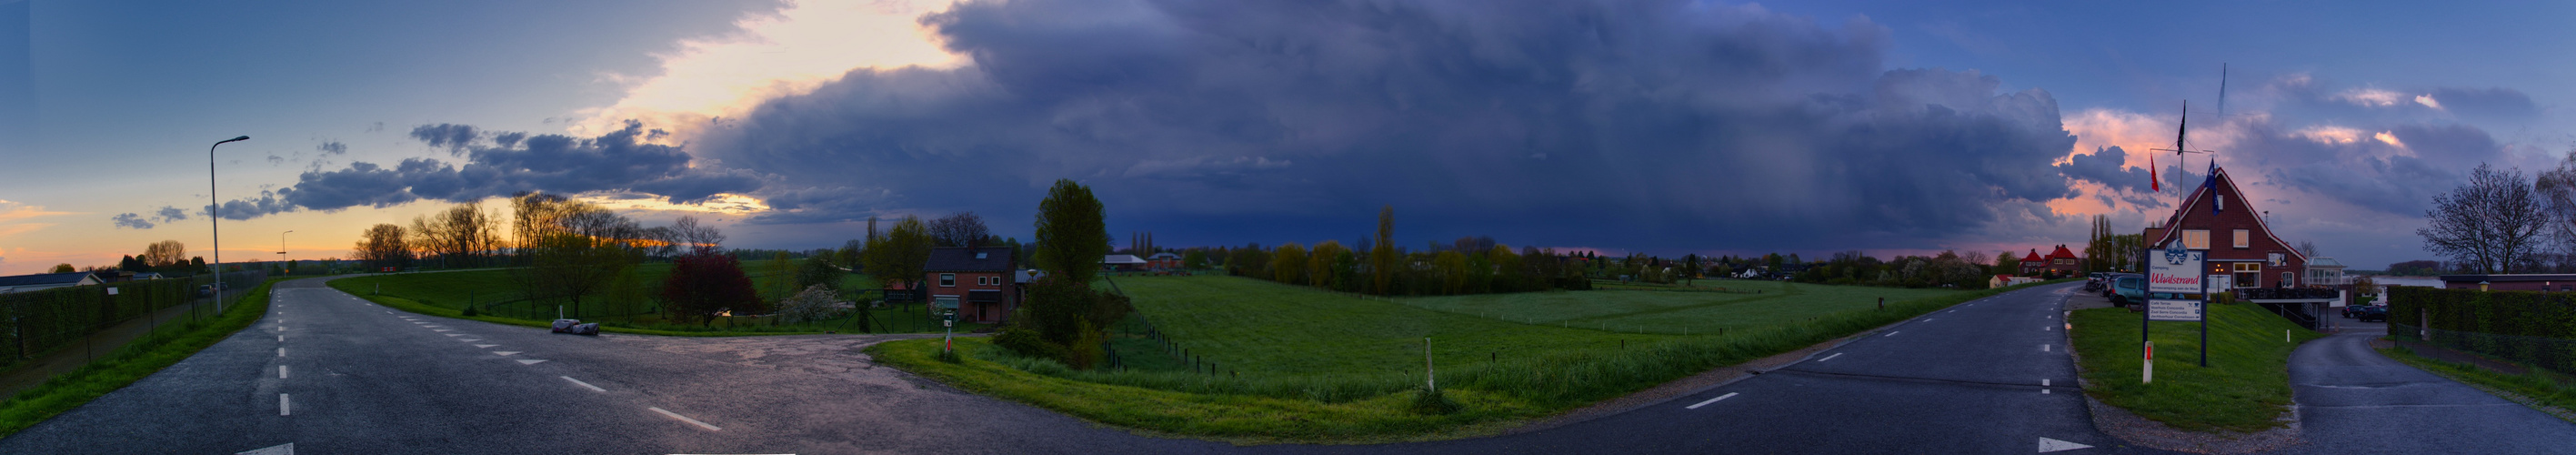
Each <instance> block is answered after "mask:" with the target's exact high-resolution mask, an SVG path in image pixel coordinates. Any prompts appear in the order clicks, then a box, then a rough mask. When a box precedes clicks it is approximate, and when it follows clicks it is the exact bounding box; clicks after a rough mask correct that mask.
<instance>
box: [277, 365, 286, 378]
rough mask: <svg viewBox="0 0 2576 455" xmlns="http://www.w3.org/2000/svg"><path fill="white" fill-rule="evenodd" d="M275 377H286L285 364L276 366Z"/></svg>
mask: <svg viewBox="0 0 2576 455" xmlns="http://www.w3.org/2000/svg"><path fill="white" fill-rule="evenodd" d="M277 378H278V379H286V366H285V365H278V366H277Z"/></svg>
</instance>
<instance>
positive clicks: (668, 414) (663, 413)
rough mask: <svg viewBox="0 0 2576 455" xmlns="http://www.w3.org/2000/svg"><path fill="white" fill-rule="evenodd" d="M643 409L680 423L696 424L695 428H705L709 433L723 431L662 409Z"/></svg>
mask: <svg viewBox="0 0 2576 455" xmlns="http://www.w3.org/2000/svg"><path fill="white" fill-rule="evenodd" d="M645 409H651V410H653V412H659V413H662V415H666V416H671V418H674V419H680V421H682V422H688V423H691V424H696V425H697V426H701V427H706V428H707V430H709V431H724V429H723V428H716V426H715V425H708V424H707V423H706V422H700V421H698V419H692V418H689V417H688V416H684V415H679V414H675V413H672V412H671V411H664V410H662V408H645Z"/></svg>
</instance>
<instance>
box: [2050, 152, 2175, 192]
mask: <svg viewBox="0 0 2576 455" xmlns="http://www.w3.org/2000/svg"><path fill="white" fill-rule="evenodd" d="M2128 159H2129V152H2128V151H2127V150H2123V149H2121V148H2120V147H2119V146H2111V147H2110V148H2103V149H2096V150H2094V151H2093V153H2091V154H2077V155H2074V156H2070V157H2067V163H2066V164H2061V165H2058V166H2057V171H2058V172H2059V173H2062V174H2065V175H2066V177H2067V178H2072V179H2076V180H2089V181H2092V182H2093V183H2100V184H2102V186H2106V187H2110V188H2111V189H2114V190H2127V191H2134V192H2146V191H2149V190H2150V188H2151V186H2150V185H2149V184H2150V183H2152V182H2153V181H2154V177H2152V176H2150V175H2148V174H2149V172H2147V169H2146V168H2141V167H2133V166H2128V165H2127V163H2128ZM2106 202H2107V201H2106Z"/></svg>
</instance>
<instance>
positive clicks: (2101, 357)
mask: <svg viewBox="0 0 2576 455" xmlns="http://www.w3.org/2000/svg"><path fill="white" fill-rule="evenodd" d="M2208 308H2209V309H2210V310H2209V367H2206V368H2203V367H2201V366H2200V358H2199V352H2200V324H2198V323H2192V322H2156V323H2153V324H2155V326H2154V327H2153V328H2152V329H2151V330H2152V332H2153V333H2154V337H2153V339H2154V340H2155V343H2156V377H2155V382H2154V383H2141V382H2140V377H2139V376H2140V374H2139V370H2140V369H2141V368H2142V367H2143V364H2144V363H2145V362H2142V361H2140V360H2139V345H2138V319H2140V318H2143V317H2145V316H2144V315H2143V314H2141V313H2133V312H2130V311H2129V310H2126V309H2120V308H2095V309H2090V310H2083V311H2077V312H2075V314H2074V315H2073V316H2072V317H2070V318H2069V319H2070V320H2071V322H2072V323H2074V324H2075V329H2074V331H2073V335H2074V338H2075V341H2074V343H2075V346H2074V347H2075V350H2076V353H2077V354H2079V355H2082V356H2083V367H2084V379H2085V385H2084V388H2085V391H2084V393H2086V394H2089V395H2092V396H2093V397H2094V398H2096V399H2100V400H2102V402H2103V403H2104V404H2109V405H2112V406H2119V407H2121V408H2124V409H2128V410H2129V412H2134V413H2137V414H2138V415H2139V416H2140V417H2146V418H2148V419H2152V420H2155V421H2158V422H2164V424H2166V425H2169V426H2172V427H2174V428H2177V429H2182V430H2188V431H2206V430H2210V429H2221V430H2228V431H2237V432H2255V431H2263V430H2265V429H2270V428H2273V427H2276V426H2279V425H2280V422H2278V421H2275V420H2274V419H2275V418H2278V417H2280V416H2281V413H2283V412H2287V411H2288V409H2289V406H2290V403H2291V401H2290V367H2289V365H2290V352H2291V351H2294V350H2297V349H2298V347H2299V344H2300V343H2306V342H2307V341H2308V340H2314V339H2318V338H2323V337H2324V335H2320V334H2317V333H2316V332H2312V331H2309V330H2307V329H2303V328H2300V327H2299V326H2298V325H2296V324H2291V323H2290V321H2289V320H2286V319H2281V317H2280V316H2276V315H2273V314H2272V313H2269V312H2266V311H2264V310H2263V309H2262V307H2259V306H2255V305H2250V304H2238V305H2210V306H2209V307H2208ZM2283 331H2287V332H2288V333H2289V334H2290V335H2291V341H2287V342H2284V341H2282V339H2281V336H2282V333H2283Z"/></svg>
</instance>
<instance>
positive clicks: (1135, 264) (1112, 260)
mask: <svg viewBox="0 0 2576 455" xmlns="http://www.w3.org/2000/svg"><path fill="white" fill-rule="evenodd" d="M1100 266H1101V267H1102V268H1107V269H1109V270H1116V271H1122V272H1125V271H1137V270H1144V269H1145V258H1140V257H1136V255H1133V254H1112V255H1109V256H1107V257H1103V258H1100Z"/></svg>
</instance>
